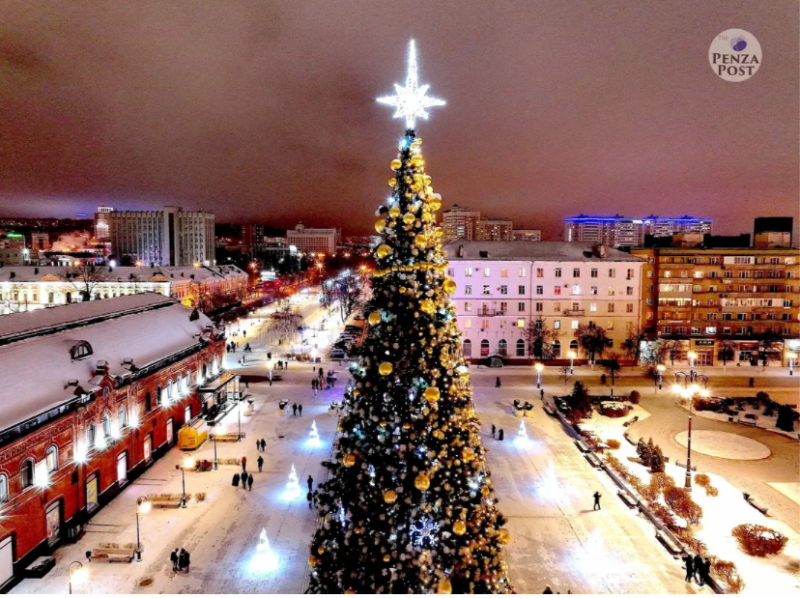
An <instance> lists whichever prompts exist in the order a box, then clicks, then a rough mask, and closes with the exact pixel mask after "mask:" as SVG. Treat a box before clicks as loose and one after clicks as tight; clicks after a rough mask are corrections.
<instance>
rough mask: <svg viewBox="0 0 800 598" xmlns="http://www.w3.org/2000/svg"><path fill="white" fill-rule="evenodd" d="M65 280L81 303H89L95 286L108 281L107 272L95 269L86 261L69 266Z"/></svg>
mask: <svg viewBox="0 0 800 598" xmlns="http://www.w3.org/2000/svg"><path fill="white" fill-rule="evenodd" d="M67 278H68V279H69V281H70V283H71V285H72V287H73V288H74V289H75V291H76V292H77V293H78V294H79V295H80V297H81V301H91V300H92V295H93V294H94V291H95V289H96V288H97V286H98V285H99V284H100V283H101V282H105V281H107V280H108V279H109V277H108V271H107V270H105V269H101V268H97V267H96V266H95V265H94V264H93V263H90V262H87V261H82V262H75V264H74V265H72V266H70V267H69V268H68V269H67Z"/></svg>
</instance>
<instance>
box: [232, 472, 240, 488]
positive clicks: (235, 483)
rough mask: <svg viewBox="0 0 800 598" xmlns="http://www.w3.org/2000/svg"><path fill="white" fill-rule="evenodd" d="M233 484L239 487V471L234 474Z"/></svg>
mask: <svg viewBox="0 0 800 598" xmlns="http://www.w3.org/2000/svg"><path fill="white" fill-rule="evenodd" d="M231 485H232V486H237V487H238V486H239V474H238V473H235V474H233V481H232V482H231Z"/></svg>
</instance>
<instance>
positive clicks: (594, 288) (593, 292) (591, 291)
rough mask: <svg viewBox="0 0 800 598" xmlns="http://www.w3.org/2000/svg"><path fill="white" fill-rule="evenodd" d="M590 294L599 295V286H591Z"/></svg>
mask: <svg viewBox="0 0 800 598" xmlns="http://www.w3.org/2000/svg"><path fill="white" fill-rule="evenodd" d="M589 294H590V295H597V287H589Z"/></svg>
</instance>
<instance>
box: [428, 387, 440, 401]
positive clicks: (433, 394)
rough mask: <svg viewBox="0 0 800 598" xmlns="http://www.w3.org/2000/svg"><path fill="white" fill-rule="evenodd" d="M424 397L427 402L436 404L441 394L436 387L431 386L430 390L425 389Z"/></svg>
mask: <svg viewBox="0 0 800 598" xmlns="http://www.w3.org/2000/svg"><path fill="white" fill-rule="evenodd" d="M424 396H425V400H426V401H428V402H429V403H435V402H436V401H438V400H439V397H440V396H441V393H440V392H439V389H438V388H436V387H435V386H429V387H428V388H426V389H425V394H424Z"/></svg>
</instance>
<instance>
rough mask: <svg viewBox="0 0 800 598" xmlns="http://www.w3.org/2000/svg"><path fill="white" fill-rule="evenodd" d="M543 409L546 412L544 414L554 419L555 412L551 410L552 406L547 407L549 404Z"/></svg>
mask: <svg viewBox="0 0 800 598" xmlns="http://www.w3.org/2000/svg"><path fill="white" fill-rule="evenodd" d="M542 409H543V410H544V412H545V413H546V414H547V415H549V416H550V417H553V416H554V415H555V411H553V410H552V409H551V408H550V406H549V405H547V404H545V405H543V406H542Z"/></svg>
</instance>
